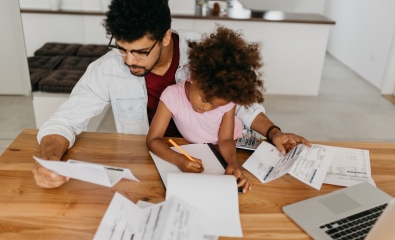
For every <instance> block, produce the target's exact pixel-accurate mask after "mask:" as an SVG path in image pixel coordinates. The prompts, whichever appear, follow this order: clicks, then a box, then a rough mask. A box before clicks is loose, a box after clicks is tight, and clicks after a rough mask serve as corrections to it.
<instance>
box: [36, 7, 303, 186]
mask: <svg viewBox="0 0 395 240" xmlns="http://www.w3.org/2000/svg"><path fill="white" fill-rule="evenodd" d="M103 25H104V27H105V28H106V31H107V34H109V35H111V39H110V43H109V47H110V48H111V49H112V51H110V52H108V53H107V54H106V55H104V56H103V57H101V58H100V59H98V60H97V61H95V62H93V63H92V64H91V65H90V66H89V67H88V69H87V71H86V72H85V74H84V76H83V77H82V78H81V79H80V81H79V82H78V83H77V84H76V86H75V87H74V89H73V91H72V93H71V95H70V98H69V99H68V100H67V102H65V103H64V104H62V105H61V106H60V107H59V109H58V110H57V111H56V113H55V114H54V115H53V116H52V117H51V118H50V119H49V120H48V121H47V122H46V123H44V125H43V126H42V127H41V128H40V131H39V133H38V136H37V139H38V141H39V143H40V148H41V157H42V158H43V159H48V160H59V159H61V157H62V156H63V154H64V153H65V152H66V150H67V149H68V148H70V147H72V146H73V144H74V141H75V136H76V135H78V134H79V133H81V131H82V130H83V129H84V127H85V126H86V125H87V124H88V122H89V120H90V119H91V118H92V117H93V116H96V115H98V114H100V113H101V112H102V111H103V109H104V107H105V106H106V105H107V104H109V103H111V105H112V109H113V113H114V119H115V125H116V128H117V132H119V133H128V134H141V135H146V134H147V133H148V128H149V123H150V121H151V120H152V118H153V116H154V115H155V111H156V108H157V106H158V103H159V97H160V95H161V93H162V91H163V90H164V89H165V88H166V87H167V86H169V85H171V84H175V83H178V82H180V81H184V80H186V79H188V78H189V73H190V72H189V69H188V65H187V58H188V56H187V54H188V47H187V40H189V39H191V40H200V38H201V36H200V35H199V34H197V33H195V32H189V31H178V32H177V31H172V30H170V25H171V16H170V9H169V7H168V4H167V1H166V0H150V1H147V0H113V1H112V3H111V5H110V10H109V12H108V13H107V18H106V19H105V22H104V24H103ZM213 28H214V26H213ZM236 111H237V113H236V115H237V116H238V117H239V118H240V119H241V120H242V121H243V122H244V124H245V125H246V126H248V127H251V128H252V129H254V130H256V131H257V132H259V133H261V134H263V135H264V136H266V137H267V138H268V139H269V140H272V142H273V143H274V144H275V145H276V147H277V148H278V149H279V150H280V151H281V152H282V153H283V154H285V152H286V150H289V149H291V148H292V147H293V146H295V145H296V144H299V143H304V144H306V145H310V143H309V142H308V141H307V140H306V139H304V138H302V137H300V136H297V135H294V134H286V133H282V132H281V130H280V129H279V128H278V127H276V126H274V124H273V123H272V122H271V121H270V120H269V119H268V118H267V117H266V116H265V115H264V109H263V107H262V106H261V105H259V104H255V105H254V106H252V107H249V108H248V109H246V108H244V107H238V108H237V110H236ZM166 135H167V136H181V135H180V133H179V132H178V130H177V128H176V127H175V124H174V122H171V124H170V125H169V128H168V129H167V131H166ZM32 172H33V174H34V178H35V180H36V183H37V185H38V186H41V187H45V188H53V187H58V186H61V185H62V184H64V183H65V182H66V181H67V180H68V179H67V178H65V177H63V176H59V175H57V174H56V173H54V172H51V171H49V170H47V169H45V168H43V167H41V166H40V165H39V164H37V163H36V164H35V166H34V167H33V169H32Z"/></svg>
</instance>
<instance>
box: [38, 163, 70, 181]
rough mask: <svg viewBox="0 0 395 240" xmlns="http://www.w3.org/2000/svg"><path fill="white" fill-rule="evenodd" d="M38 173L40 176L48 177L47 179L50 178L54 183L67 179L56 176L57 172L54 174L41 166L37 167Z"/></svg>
mask: <svg viewBox="0 0 395 240" xmlns="http://www.w3.org/2000/svg"><path fill="white" fill-rule="evenodd" d="M37 172H38V174H39V175H40V176H42V177H46V178H50V179H52V180H54V181H57V180H62V179H65V177H64V176H61V175H58V174H56V173H55V172H52V171H50V170H48V169H46V168H44V167H43V166H41V165H39V166H38V167H37Z"/></svg>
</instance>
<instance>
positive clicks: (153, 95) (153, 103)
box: [145, 33, 182, 137]
mask: <svg viewBox="0 0 395 240" xmlns="http://www.w3.org/2000/svg"><path fill="white" fill-rule="evenodd" d="M171 37H172V39H173V58H172V60H171V64H170V67H169V69H167V72H166V73H165V75H163V76H159V75H156V74H155V73H152V72H150V73H148V74H147V75H146V76H145V84H146V85H147V92H148V105H147V112H148V121H149V124H150V125H151V121H152V119H153V118H154V116H155V113H156V109H157V108H158V105H159V98H160V95H161V94H162V92H163V90H165V88H167V87H168V86H170V85H173V84H175V83H176V80H175V77H176V76H175V75H176V71H177V68H178V63H179V61H180V54H179V47H178V43H179V39H178V35H177V34H174V33H172V35H171ZM165 136H166V137H182V135H181V134H180V132H179V131H178V129H177V127H176V124H175V123H174V121H173V119H171V120H170V123H169V126H168V127H167V130H166V133H165Z"/></svg>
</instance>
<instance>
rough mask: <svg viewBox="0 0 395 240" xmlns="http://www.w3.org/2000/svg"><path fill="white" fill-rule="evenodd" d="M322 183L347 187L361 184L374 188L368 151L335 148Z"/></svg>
mask: <svg viewBox="0 0 395 240" xmlns="http://www.w3.org/2000/svg"><path fill="white" fill-rule="evenodd" d="M336 149H337V150H336V154H335V157H334V158H333V161H332V163H331V165H330V167H329V170H328V173H327V175H326V177H325V180H324V183H328V184H333V185H339V186H344V187H349V186H352V185H355V184H358V183H361V182H369V183H370V184H372V185H373V186H376V184H375V183H374V180H373V178H372V173H371V167H370V157H369V151H368V150H363V149H354V148H341V147H337V148H336Z"/></svg>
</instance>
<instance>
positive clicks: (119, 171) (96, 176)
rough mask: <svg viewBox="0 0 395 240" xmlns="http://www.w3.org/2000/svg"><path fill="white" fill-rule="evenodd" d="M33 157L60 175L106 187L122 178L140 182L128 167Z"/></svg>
mask: <svg viewBox="0 0 395 240" xmlns="http://www.w3.org/2000/svg"><path fill="white" fill-rule="evenodd" d="M33 158H34V159H35V160H36V161H37V162H38V163H39V164H40V165H41V166H43V167H45V168H46V169H49V170H51V171H53V172H55V173H57V174H59V175H62V176H65V177H70V178H74V179H78V180H81V181H85V182H90V183H94V184H99V185H102V186H106V187H112V186H114V185H115V184H116V183H117V182H118V181H119V180H120V179H121V178H126V179H129V180H133V181H137V182H139V180H138V179H137V178H136V177H134V175H133V174H132V172H131V171H130V169H128V168H118V167H112V166H105V165H101V164H95V163H88V162H83V161H78V160H71V159H70V160H68V161H67V162H61V161H48V160H43V159H40V158H38V157H34V156H33Z"/></svg>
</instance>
